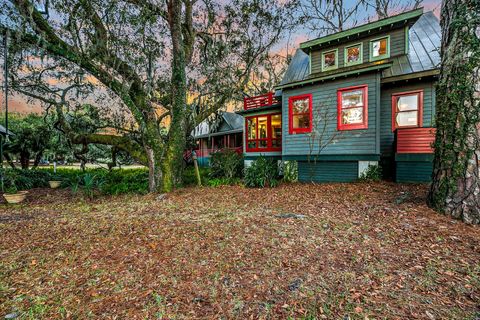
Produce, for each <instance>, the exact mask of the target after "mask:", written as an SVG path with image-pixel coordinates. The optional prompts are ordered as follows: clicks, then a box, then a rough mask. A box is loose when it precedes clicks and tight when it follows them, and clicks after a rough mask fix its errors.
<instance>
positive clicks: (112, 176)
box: [45, 168, 148, 195]
mask: <svg viewBox="0 0 480 320" xmlns="http://www.w3.org/2000/svg"><path fill="white" fill-rule="evenodd" d="M45 171H48V172H51V175H53V170H52V169H47V170H45ZM55 176H56V179H58V180H61V181H63V183H62V186H63V187H70V188H72V191H73V192H74V193H75V192H77V191H79V190H85V188H86V190H87V193H89V194H91V192H90V190H94V189H98V190H99V191H100V192H101V193H103V194H108V195H118V194H123V193H140V194H145V193H147V192H148V170H147V169H143V168H141V169H114V170H111V171H108V170H105V169H87V170H85V171H82V170H78V169H68V168H59V169H57V173H56V174H55Z"/></svg>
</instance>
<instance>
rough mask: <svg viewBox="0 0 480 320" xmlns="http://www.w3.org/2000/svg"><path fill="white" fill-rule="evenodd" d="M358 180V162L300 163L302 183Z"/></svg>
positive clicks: (299, 178) (299, 179)
mask: <svg viewBox="0 0 480 320" xmlns="http://www.w3.org/2000/svg"><path fill="white" fill-rule="evenodd" d="M357 179H358V162H357V161H318V162H316V163H313V162H311V163H309V162H306V161H299V162H298V181H300V182H312V181H314V182H352V181H355V180H357Z"/></svg>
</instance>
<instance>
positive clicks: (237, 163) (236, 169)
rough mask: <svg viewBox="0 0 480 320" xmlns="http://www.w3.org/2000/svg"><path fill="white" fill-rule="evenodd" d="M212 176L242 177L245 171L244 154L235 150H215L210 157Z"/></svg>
mask: <svg viewBox="0 0 480 320" xmlns="http://www.w3.org/2000/svg"><path fill="white" fill-rule="evenodd" d="M210 170H211V171H210V177H212V178H226V179H229V180H231V179H234V178H240V177H241V176H242V171H243V155H241V154H239V153H237V152H235V151H233V150H228V149H226V150H222V151H218V152H215V153H213V154H212V155H211V157H210Z"/></svg>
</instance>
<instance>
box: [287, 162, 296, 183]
mask: <svg viewBox="0 0 480 320" xmlns="http://www.w3.org/2000/svg"><path fill="white" fill-rule="evenodd" d="M297 180H298V162H297V161H286V162H284V163H283V181H285V182H295V181H297Z"/></svg>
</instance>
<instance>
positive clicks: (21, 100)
mask: <svg viewBox="0 0 480 320" xmlns="http://www.w3.org/2000/svg"><path fill="white" fill-rule="evenodd" d="M303 1H310V0H303ZM353 1H354V0H346V3H347V5H348V4H349V3H350V2H353ZM394 1H395V0H394ZM397 1H398V3H399V4H400V6H401V5H402V4H405V3H407V2H408V0H397ZM422 6H423V7H424V11H433V12H434V14H435V15H436V16H437V17H439V16H440V8H441V0H424V1H423V4H422ZM367 18H368V15H367V13H366V12H365V11H363V12H362V13H361V14H360V15H359V16H358V20H359V21H360V22H361V23H360V24H363V21H366V20H367ZM312 38H315V35H313V34H311V33H309V31H308V30H307V29H305V28H302V27H299V28H298V29H297V30H296V31H295V32H294V33H292V34H290V35H287V36H286V39H285V40H284V41H283V42H281V43H279V44H278V45H277V46H276V47H275V48H274V50H275V51H276V52H278V53H280V54H282V55H286V54H287V52H288V53H290V54H291V53H293V52H294V51H295V50H296V49H297V48H298V46H299V44H300V43H301V42H304V41H307V40H310V39H312ZM2 49H3V48H2ZM2 66H3V61H2ZM0 83H1V85H2V89H1V91H0V100H1V103H0V110H1V111H2V112H3V111H4V110H5V99H4V89H3V88H4V81H3V68H2V72H1V73H0ZM9 110H10V111H13V112H21V113H30V112H40V111H41V110H42V109H41V107H40V105H39V103H36V102H32V101H28V100H27V99H26V98H25V97H24V96H22V95H19V94H12V95H9ZM2 122H3V121H2V120H0V123H2Z"/></svg>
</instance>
